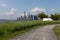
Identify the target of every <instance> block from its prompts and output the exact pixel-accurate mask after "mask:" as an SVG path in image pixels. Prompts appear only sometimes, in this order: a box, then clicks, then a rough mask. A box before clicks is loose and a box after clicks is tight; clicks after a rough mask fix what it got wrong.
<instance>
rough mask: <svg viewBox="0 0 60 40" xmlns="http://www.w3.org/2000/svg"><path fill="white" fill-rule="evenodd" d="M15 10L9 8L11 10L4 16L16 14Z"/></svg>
mask: <svg viewBox="0 0 60 40" xmlns="http://www.w3.org/2000/svg"><path fill="white" fill-rule="evenodd" d="M16 11H17V10H16V9H15V8H11V10H10V11H9V12H6V15H13V14H15V13H16Z"/></svg>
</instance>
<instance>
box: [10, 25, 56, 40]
mask: <svg viewBox="0 0 60 40" xmlns="http://www.w3.org/2000/svg"><path fill="white" fill-rule="evenodd" d="M54 27H55V25H47V26H44V27H40V28H37V29H33V30H31V31H29V32H27V33H26V34H24V35H21V36H19V35H18V36H17V37H16V38H13V39H10V40H57V39H56V36H55V34H54V33H53V31H52V29H53V28H54Z"/></svg>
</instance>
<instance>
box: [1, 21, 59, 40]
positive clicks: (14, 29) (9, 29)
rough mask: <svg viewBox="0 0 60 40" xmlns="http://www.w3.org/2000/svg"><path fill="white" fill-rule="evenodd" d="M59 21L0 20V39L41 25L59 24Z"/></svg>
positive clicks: (6, 39)
mask: <svg viewBox="0 0 60 40" xmlns="http://www.w3.org/2000/svg"><path fill="white" fill-rule="evenodd" d="M59 23H60V21H48V22H43V21H24V22H18V21H17V22H12V21H10V22H0V40H8V38H11V37H14V36H16V35H18V34H22V33H25V32H26V31H29V30H31V29H33V28H37V27H38V26H41V25H48V24H59Z"/></svg>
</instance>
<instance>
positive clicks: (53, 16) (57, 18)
mask: <svg viewBox="0 0 60 40" xmlns="http://www.w3.org/2000/svg"><path fill="white" fill-rule="evenodd" d="M51 18H52V19H53V20H59V19H60V14H59V13H54V14H51Z"/></svg>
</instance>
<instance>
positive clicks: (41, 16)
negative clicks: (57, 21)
mask: <svg viewBox="0 0 60 40" xmlns="http://www.w3.org/2000/svg"><path fill="white" fill-rule="evenodd" d="M38 17H39V18H40V19H43V18H48V15H46V14H45V12H41V13H39V14H38Z"/></svg>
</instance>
